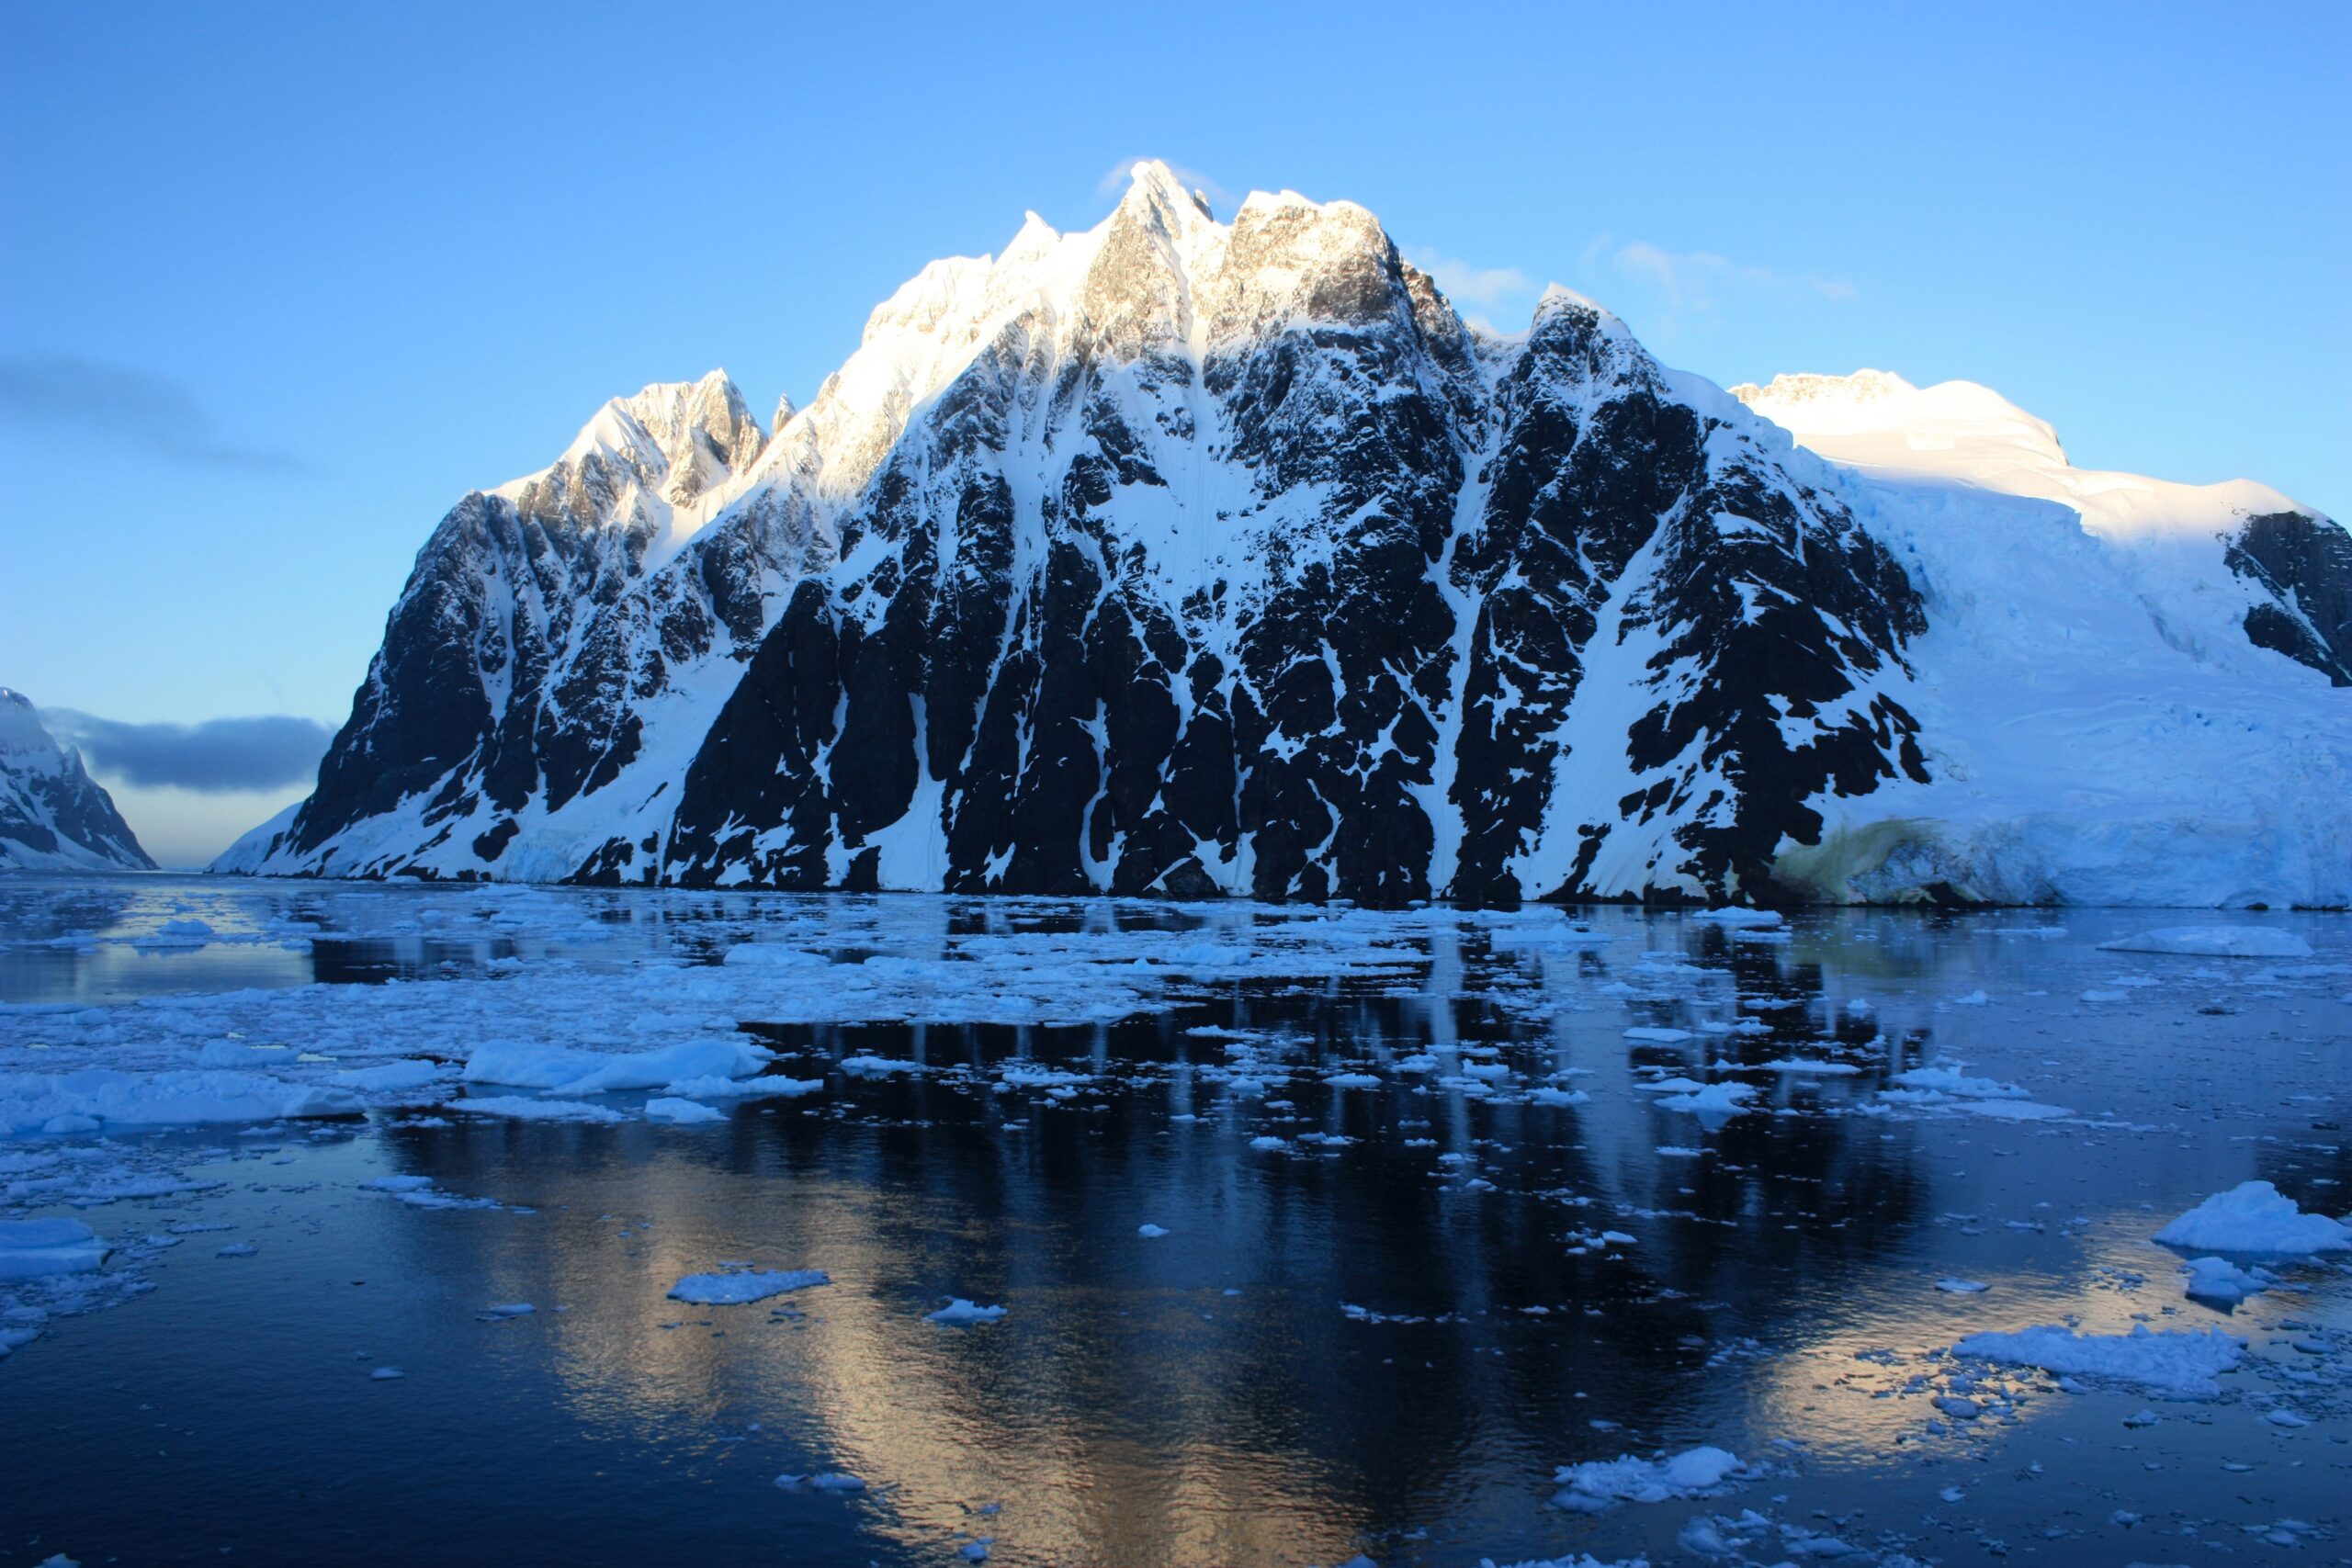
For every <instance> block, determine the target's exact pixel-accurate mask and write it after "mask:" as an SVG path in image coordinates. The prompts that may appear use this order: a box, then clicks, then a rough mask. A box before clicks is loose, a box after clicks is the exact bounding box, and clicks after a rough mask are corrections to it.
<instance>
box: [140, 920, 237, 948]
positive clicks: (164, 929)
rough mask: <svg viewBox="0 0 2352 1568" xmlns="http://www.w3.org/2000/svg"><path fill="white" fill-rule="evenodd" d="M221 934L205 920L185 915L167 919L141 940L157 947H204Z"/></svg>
mask: <svg viewBox="0 0 2352 1568" xmlns="http://www.w3.org/2000/svg"><path fill="white" fill-rule="evenodd" d="M218 935H220V932H218V931H214V930H213V929H212V928H211V926H210V925H209V924H207V923H206V922H205V921H203V920H199V919H195V918H194V917H192V916H183V917H181V918H180V919H172V920H165V921H164V923H163V924H162V925H160V926H157V927H156V928H155V930H154V931H153V933H152V934H150V935H148V936H143V937H141V938H140V939H139V940H140V941H141V942H144V943H148V944H151V945H153V946H156V947H202V946H203V945H204V944H205V943H206V942H210V941H211V940H212V939H213V938H214V937H216V936H218Z"/></svg>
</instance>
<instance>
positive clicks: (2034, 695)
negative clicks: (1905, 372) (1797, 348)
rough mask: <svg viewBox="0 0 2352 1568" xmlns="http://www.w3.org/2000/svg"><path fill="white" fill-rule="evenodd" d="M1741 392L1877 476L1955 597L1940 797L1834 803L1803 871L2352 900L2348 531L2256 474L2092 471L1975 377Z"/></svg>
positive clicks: (1942, 625) (1876, 499)
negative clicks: (2226, 479) (2343, 813)
mask: <svg viewBox="0 0 2352 1568" xmlns="http://www.w3.org/2000/svg"><path fill="white" fill-rule="evenodd" d="M1733 392H1734V394H1735V395H1736V396H1737V397H1739V398H1740V399H1741V400H1743V401H1745V402H1747V404H1748V405H1749V406H1750V407H1751V408H1754V409H1755V410H1756V411H1757V412H1759V413H1762V414H1765V415H1767V416H1768V417H1770V418H1771V419H1772V420H1774V421H1775V422H1776V423H1781V425H1783V426H1784V427H1786V428H1787V429H1788V430H1789V431H1790V432H1791V433H1792V434H1793V435H1794V436H1795V438H1796V440H1797V441H1798V443H1799V444H1800V445H1802V446H1805V447H1808V448H1811V449H1812V450H1815V451H1817V452H1820V453H1821V454H1823V455H1824V456H1826V457H1831V458H1833V459H1835V460H1836V461H1838V463H1840V464H1844V465H1850V466H1851V467H1853V468H1855V469H1857V470H1858V471H1860V472H1861V473H1864V474H1868V475H1869V476H1871V478H1872V479H1874V480H1876V481H1878V482H1877V483H1876V484H1874V485H1873V486H1871V488H1870V490H1869V491H1866V492H1864V493H1865V494H1866V495H1868V496H1869V498H1870V499H1869V501H1868V503H1867V508H1866V515H1867V518H1868V520H1869V523H1870V525H1871V528H1872V531H1873V532H1874V533H1876V534H1877V535H1878V536H1880V537H1882V538H1884V539H1885V540H1886V541H1887V542H1888V543H1889V544H1890V545H1891V546H1893V547H1894V549H1895V550H1896V552H1897V554H1898V556H1899V557H1900V558H1902V559H1903V561H1904V563H1905V570H1906V571H1907V572H1908V573H1909V575H1910V576H1911V578H1912V580H1913V581H1915V582H1917V584H1918V585H1919V587H1920V590H1921V592H1922V593H1923V595H1924V596H1925V598H1926V602H1927V605H1928V634H1927V635H1926V636H1925V637H1922V638H1921V639H1920V640H1919V642H1918V643H1917V645H1915V648H1914V649H1913V655H1914V657H1913V666H1914V669H1915V671H1917V682H1915V687H1914V694H1915V704H1916V711H1917V713H1918V716H1919V718H1920V723H1921V730H1922V739H1923V744H1924V746H1925V750H1926V755H1927V761H1928V774H1929V775H1930V780H1931V782H1929V783H1926V784H1921V783H1918V782H1916V781H1911V780H1902V781H1893V782H1890V784H1889V785H1888V786H1887V787H1886V788H1884V789H1883V790H1880V791H1878V792H1875V793H1874V794H1872V795H1870V796H1869V797H1867V798H1866V799H1861V800H1851V801H1844V802H1838V803H1834V804H1828V805H1827V806H1826V809H1825V817H1826V819H1827V822H1828V828H1827V831H1826V834H1825V839H1824V841H1823V843H1822V844H1821V845H1819V846H1817V847H1811V848H1806V849H1802V850H1794V851H1792V854H1791V856H1790V857H1789V862H1788V863H1787V864H1786V865H1784V867H1783V874H1784V875H1793V876H1795V877H1797V878H1798V879H1800V880H1802V881H1803V882H1804V883H1806V884H1808V885H1810V886H1812V887H1813V888H1814V889H1815V891H1816V892H1817V893H1819V894H1822V895H1826V896H1854V895H1863V896H1879V895H1883V894H1887V893H1891V892H1894V891H1898V890H1900V889H1903V888H1906V887H1910V886H1922V885H1930V884H1933V883H1936V882H1948V883H1949V884H1950V885H1951V888H1952V889H1953V891H1954V892H1955V893H1958V894H1960V895H1962V896H1966V897H1981V898H1989V899H1998V900H2003V901H2014V902H2036V901H2045V900H2049V899H2052V898H2060V899H2064V900H2066V901H2071V902H2084V903H2088V902H2099V903H2133V902H2158V903H2168V904H2192V905H2202V904H2247V903H2272V904H2278V903H2294V902H2305V903H2325V904H2341V903H2343V902H2345V901H2346V897H2347V896H2348V895H2352V833H2347V832H2346V830H2345V829H2343V828H2342V827H2341V826H2340V825H2339V824H2338V822H2337V820H2336V818H2337V817H2338V814H2337V813H2336V812H2335V811H2334V810H2332V809H2331V808H2330V807H2328V805H2327V803H2328V802H2329V801H2331V800H2336V801H2340V800H2345V799H2352V694H2347V693H2346V692H2344V691H2341V690H2334V691H2332V690H2329V689H2328V687H2329V684H2330V682H2333V683H2334V684H2335V685H2336V686H2338V687H2341V686H2343V685H2344V684H2345V683H2346V682H2347V681H2352V615H2347V608H2352V604H2347V597H2346V595H2347V591H2352V538H2347V536H2346V533H2345V531H2344V530H2343V529H2342V528H2341V527H2339V526H2338V525H2335V523H2333V522H2330V521H2329V520H2328V519H2326V518H2324V517H2321V516H2319V515H2318V514H2317V513H2312V512H2310V511H2308V510H2307V509H2304V508H2301V507H2299V506H2297V505H2296V504H2295V503H2294V502H2291V501H2289V500H2288V499H2287V498H2286V497H2285V496H2282V495H2280V494H2279V493H2278V491H2274V490H2271V489H2269V488H2268V487H2267V486H2265V485H2259V484H2256V483H2253V482H2251V481H2248V480H2236V481H2233V482H2231V483H2228V484H2218V485H2183V484H2171V483H2167V482H2165V481H2164V480H2161V479H2143V478H2141V477H2139V476H2137V475H2132V474H2119V473H2104V472H2098V471H2093V470H2086V469H2080V468H2074V467H2072V466H2070V465H2069V464H2068V462H2067V460H2066V456H2065V453H2064V449H2063V448H2062V447H2061V446H2059V443H2058V439H2057V435H2056V434H2055V433H2054V432H2053V431H2052V430H2051V428H2050V426H2049V425H2047V424H2045V423H2042V422H2041V420H2038V419H2035V418H2034V417H2033V416H2032V415H2030V414H2028V413H2026V412H2024V411H2022V410H2020V409H2018V408H2017V407H2016V406H2015V405H2014V404H2011V403H2009V402H2008V401H2007V400H2004V399H2002V398H2001V397H2000V396H1999V395H1998V394H1996V393H1995V392H1993V391H1990V390H1989V389H1985V388H1984V387H1980V386H1976V385H1974V384H1973V383H1970V382H1964V381H1952V382H1946V383H1943V384H1942V385H1939V386H1936V387H1930V388H1928V389H1924V390H1922V389H1917V388H1914V387H1912V386H1911V385H1910V384H1909V383H1907V382H1905V381H1904V380H1903V379H1902V378H1899V377H1895V376H1891V375H1887V374H1886V373H1884V372H1882V371H1875V370H1863V371H1859V372H1857V373H1856V374H1854V375H1852V376H1848V377H1828V376H1781V377H1778V378H1775V379H1774V380H1773V382H1772V383H1771V385H1770V386H1769V387H1765V388H1760V389H1759V388H1756V387H1752V386H1747V387H1737V388H1734V389H1733ZM2011 497H2016V498H2020V499H2018V500H2014V501H2012V500H2010V499H2008V498H2011ZM2282 653H2283V654H2285V655H2286V658H2287V659H2289V660H2296V661H2297V662H2300V663H2301V664H2303V665H2306V666H2308V667H2309V668H2308V670H2298V669H2296V668H2295V667H2294V666H2293V665H2292V664H2289V663H2287V662H2286V661H2285V660H2282V659H2281V657H2280V655H2281V654H2282Z"/></svg>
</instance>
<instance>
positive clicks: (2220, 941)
mask: <svg viewBox="0 0 2352 1568" xmlns="http://www.w3.org/2000/svg"><path fill="white" fill-rule="evenodd" d="M2098 945H2099V950H2100V951H2101V952H2103V953H2177V954H2180V955H2183V956H2186V957H2190V958H2309V957H2310V956H2311V955H2312V947H2311V943H2309V942H2305V941H2304V940H2303V939H2302V938H2301V937H2299V936H2297V935H2295V934H2294V933H2293V932H2291V931H2278V930H2277V929H2275V928H2273V927H2270V926H2167V927H2165V929H2164V930H2162V931H2142V932H2141V933H2140V934H2139V935H2137V936H2127V937H2120V938H2118V939H2117V940H2116V941H2114V942H2100V943H2099V944H2098Z"/></svg>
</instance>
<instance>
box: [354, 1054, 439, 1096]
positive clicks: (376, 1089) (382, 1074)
mask: <svg viewBox="0 0 2352 1568" xmlns="http://www.w3.org/2000/svg"><path fill="white" fill-rule="evenodd" d="M454 1071H456V1068H455V1067H453V1066H447V1065H446V1064H444V1063H440V1062H428V1061H425V1060H424V1059H423V1058H421V1057H411V1058H410V1059H408V1060H406V1061H400V1062H387V1063H385V1064H384V1065H383V1066H379V1067H352V1068H349V1069H347V1070H345V1071H344V1072H340V1073H337V1074H335V1075H334V1081H335V1082H337V1083H339V1084H341V1085H343V1086H344V1087H345V1088H346V1089H361V1090H366V1091H368V1092H372V1093H380V1094H389V1093H392V1092H395V1091H398V1090H401V1089H423V1088H424V1087H425V1086H426V1085H427V1084H432V1083H437V1082H439V1081H440V1080H441V1079H443V1078H446V1077H448V1076H449V1075H450V1074H451V1073H453V1072H454Z"/></svg>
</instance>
